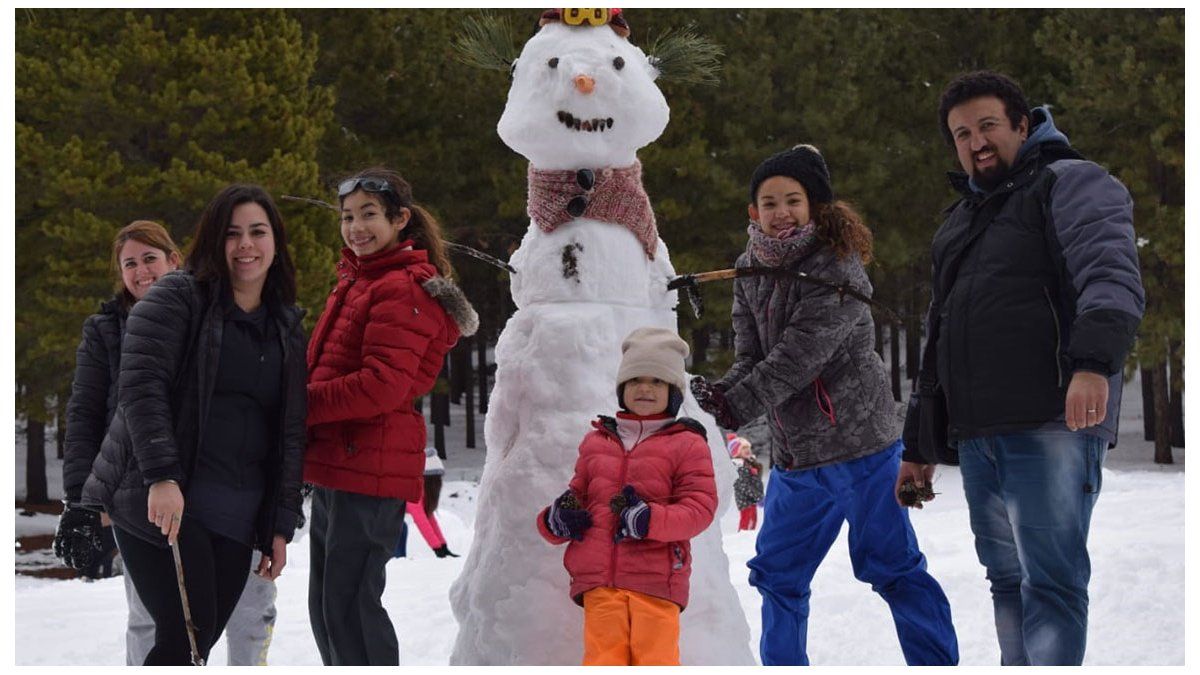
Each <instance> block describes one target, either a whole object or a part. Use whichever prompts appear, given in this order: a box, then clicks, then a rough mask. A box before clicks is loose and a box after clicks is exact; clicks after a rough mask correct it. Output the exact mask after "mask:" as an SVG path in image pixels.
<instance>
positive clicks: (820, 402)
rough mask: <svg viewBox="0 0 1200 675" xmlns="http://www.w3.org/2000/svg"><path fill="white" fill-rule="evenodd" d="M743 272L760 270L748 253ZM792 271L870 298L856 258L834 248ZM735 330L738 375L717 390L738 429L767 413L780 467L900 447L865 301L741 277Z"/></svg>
mask: <svg viewBox="0 0 1200 675" xmlns="http://www.w3.org/2000/svg"><path fill="white" fill-rule="evenodd" d="M736 265H737V267H749V266H759V265H762V263H761V262H759V261H758V260H756V259H755V258H754V256H753V254H752V253H751V252H750V250H749V248H747V251H746V252H745V253H743V254H742V255H741V256H740V257H739V258H738V260H737V264H736ZM787 268H788V269H789V270H792V271H796V272H804V273H806V274H807V275H809V276H812V277H818V278H821V279H827V280H829V281H834V282H838V283H840V282H843V281H846V282H849V283H850V285H851V286H853V287H854V288H855V289H856V290H858V291H859V292H861V293H863V294H864V295H868V296H869V295H871V292H872V288H871V282H870V281H869V280H868V279H867V273H866V271H865V270H864V269H863V266H862V263H861V262H860V261H859V259H858V257H857V256H853V255H851V256H847V257H846V258H844V259H839V258H838V257H837V255H836V253H835V252H834V251H833V250H832V249H830V248H829V247H828V246H821V247H819V248H817V249H816V250H815V251H813V252H811V253H808V254H806V255H805V256H803V257H801V258H800V259H799V260H797V261H795V262H793V263H791V264H790V265H788V267H787ZM733 328H734V332H735V339H734V351H735V355H734V363H733V367H732V368H730V370H729V372H728V373H726V374H725V377H724V378H722V379H721V380H720V382H719V383H718V384H721V385H724V386H725V389H726V392H725V398H726V400H728V402H729V405H730V407H731V408H732V410H733V412H734V414H735V415H736V416H737V418H738V419H739V420H740V421H749V420H752V419H754V418H756V417H758V416H760V415H763V414H766V416H767V421H768V425H769V426H770V428H771V440H772V443H771V460H772V462H773V464H774V465H775V466H777V467H779V468H782V469H790V470H794V469H811V468H815V467H819V466H824V465H827V464H834V463H837V462H844V461H846V460H850V459H856V458H858V457H864V456H866V455H870V454H873V453H876V452H879V451H880V450H883V449H884V448H886V447H887V446H888V445H890V444H891V443H892V442H894V441H895V440H896V438H897V437H898V435H899V433H900V428H899V422H900V418H899V416H898V415H899V411H898V406H899V404H897V403H896V401H895V400H894V399H893V398H892V393H891V388H890V386H889V385H888V378H887V373H886V371H885V370H884V367H883V361H882V359H880V358H879V355H878V354H876V353H875V351H874V348H873V347H874V343H875V324H874V322H873V320H872V319H871V311H870V308H869V307H868V306H867V305H866V304H865V303H863V302H860V301H858V300H855V299H853V298H850V297H846V298H845V300H844V301H843V300H841V299H839V298H838V293H837V291H836V290H834V289H831V288H827V287H824V286H819V285H816V284H812V283H806V282H803V281H800V280H798V279H796V278H790V277H782V276H780V277H776V276H753V277H742V278H740V279H737V280H736V281H735V282H734V295H733Z"/></svg>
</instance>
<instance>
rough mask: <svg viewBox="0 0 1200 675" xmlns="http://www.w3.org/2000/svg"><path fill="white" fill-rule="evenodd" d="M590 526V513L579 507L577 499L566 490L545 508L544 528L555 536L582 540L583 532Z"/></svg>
mask: <svg viewBox="0 0 1200 675" xmlns="http://www.w3.org/2000/svg"><path fill="white" fill-rule="evenodd" d="M591 526H592V514H590V513H588V512H587V509H584V508H581V507H580V504H579V500H578V499H576V497H575V495H574V494H573V493H572V492H571V491H570V490H567V491H566V492H564V493H562V494H561V495H559V496H558V498H557V499H555V500H554V503H553V504H551V505H550V508H549V509H547V510H546V529H548V530H550V532H552V533H553V534H554V536H556V537H562V538H563V539H574V540H575V541H583V533H584V532H585V531H586V530H587V529H588V528H589V527H591Z"/></svg>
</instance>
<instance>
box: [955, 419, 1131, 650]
mask: <svg viewBox="0 0 1200 675" xmlns="http://www.w3.org/2000/svg"><path fill="white" fill-rule="evenodd" d="M1106 452H1107V444H1106V443H1105V441H1104V440H1103V439H1100V438H1096V437H1095V436H1088V435H1086V434H1082V433H1078V432H1070V431H1065V430H1064V431H1026V432H1020V433H1012V434H1001V435H997V436H984V437H981V438H973V439H970V440H967V441H962V442H960V443H959V446H958V455H959V461H960V463H961V464H960V468H961V469H962V479H963V488H964V490H965V491H966V495H967V506H968V508H969V510H970V513H971V531H972V532H974V534H975V551H976V552H977V553H978V554H979V562H981V563H983V566H984V567H985V568H987V578H988V581H989V582H991V586H992V602H993V604H994V605H995V613H996V634H997V636H998V637H999V639H1000V662H1001V664H1003V665H1006V666H1008V665H1014V666H1015V665H1021V666H1023V665H1046V666H1049V665H1080V664H1081V663H1082V662H1083V652H1084V649H1085V648H1086V646H1087V609H1088V593H1087V586H1088V579H1089V578H1090V577H1091V573H1092V568H1091V561H1090V560H1089V558H1088V552H1087V537H1088V525H1089V524H1090V522H1091V519H1092V507H1093V506H1094V505H1095V503H1096V498H1097V497H1098V496H1099V494H1100V467H1101V465H1102V464H1103V463H1104V455H1105V453H1106Z"/></svg>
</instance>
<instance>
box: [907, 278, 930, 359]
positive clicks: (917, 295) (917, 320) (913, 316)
mask: <svg viewBox="0 0 1200 675" xmlns="http://www.w3.org/2000/svg"><path fill="white" fill-rule="evenodd" d="M920 269H921V268H920V265H913V267H912V275H911V277H910V279H911V281H910V282H909V283H910V284H911V288H912V293H911V294H910V295H909V298H908V300H909V305H908V313H907V316H906V317H905V319H906V320H905V322H904V347H905V355H904V360H905V364H904V365H905V374H906V375H907V376H908V379H909V380H912V381H913V382H916V381H917V377H918V376H919V375H920V367H919V366H920V362H921V330H922V329H921V317H922V316H924V314H925V310H924V309H923V308H922V307H921V299H922V297H921V284H920V280H921V272H920Z"/></svg>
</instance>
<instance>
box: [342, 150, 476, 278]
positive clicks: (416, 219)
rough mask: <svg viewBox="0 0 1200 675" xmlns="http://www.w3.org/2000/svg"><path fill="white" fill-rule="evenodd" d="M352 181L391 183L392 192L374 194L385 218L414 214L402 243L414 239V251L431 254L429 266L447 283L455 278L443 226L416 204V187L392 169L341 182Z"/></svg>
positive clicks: (362, 173)
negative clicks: (402, 212) (380, 180)
mask: <svg viewBox="0 0 1200 675" xmlns="http://www.w3.org/2000/svg"><path fill="white" fill-rule="evenodd" d="M350 178H379V179H382V180H385V181H387V182H388V185H390V186H392V189H391V190H385V191H383V192H372V193H370V194H371V195H372V196H374V197H376V198H378V199H379V201H380V203H382V204H383V215H384V216H385V217H386V218H387V219H388V220H394V219H395V218H398V217H399V216H400V209H402V208H404V209H408V210H409V212H410V215H409V218H408V225H406V226H405V227H404V231H403V232H401V233H400V237H401V239H411V240H412V242H413V247H414V248H419V249H421V250H424V251H427V252H428V253H429V262H430V263H432V264H433V266H434V267H436V268H437V271H438V273H439V274H441V275H442V276H443V277H445V278H447V279H451V278H453V277H454V267H453V266H452V265H451V264H450V258H449V257H448V256H447V255H446V245H445V243H444V242H443V241H442V226H441V225H440V224H439V223H438V221H437V219H436V218H434V217H433V215H432V214H431V213H429V211H426V210H425V209H424V208H423V207H422V206H421V205H419V204H417V203H416V202H415V201H413V195H412V186H411V185H409V184H408V181H406V180H404V177H403V176H401V175H400V174H399V173H397V172H395V171H392V170H391V169H387V168H384V167H382V166H374V167H371V168H369V169H363V170H362V171H359V172H358V173H355V174H353V175H351V176H347V177H346V178H343V179H342V180H339V181H338V184H341V183H342V182H343V181H345V180H348V179H350ZM359 189H362V188H359ZM350 194H354V193H350ZM349 196H350V195H346V196H345V197H338V206H341V205H342V203H343V202H345V201H346V197H349Z"/></svg>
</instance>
